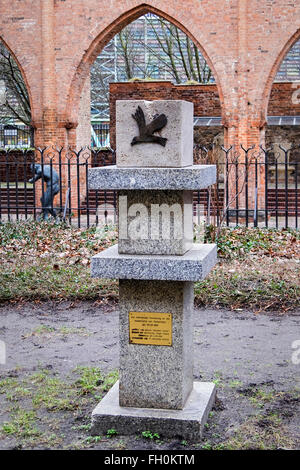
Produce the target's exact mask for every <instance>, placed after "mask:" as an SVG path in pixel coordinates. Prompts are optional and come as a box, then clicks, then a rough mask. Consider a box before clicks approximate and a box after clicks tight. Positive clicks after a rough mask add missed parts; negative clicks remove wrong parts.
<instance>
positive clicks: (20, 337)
mask: <svg viewBox="0 0 300 470" xmlns="http://www.w3.org/2000/svg"><path fill="white" fill-rule="evenodd" d="M194 324H195V330H194V376H195V380H204V381H209V380H214V381H215V383H216V384H217V387H218V392H217V402H216V405H215V407H214V411H213V413H211V415H210V419H209V422H208V424H207V426H206V429H205V434H204V437H203V439H202V441H201V442H197V443H186V442H181V441H179V440H164V439H163V436H162V437H161V439H160V440H155V439H149V438H148V439H146V438H144V439H143V438H142V437H141V436H133V437H124V436H118V435H117V436H116V437H113V438H108V437H105V436H104V437H103V438H102V439H100V438H99V440H98V441H97V440H95V439H92V438H91V437H89V433H88V424H89V422H90V413H91V411H92V409H93V407H94V406H95V405H96V403H97V401H96V399H95V397H94V396H91V397H90V399H89V401H88V402H86V403H85V406H84V407H83V408H81V409H79V410H77V411H76V413H74V412H67V411H66V412H60V413H56V414H55V419H56V420H57V423H56V428H55V431H54V433H55V434H56V435H57V437H59V440H58V441H55V440H54V443H52V444H51V443H47V442H46V443H45V442H44V441H39V440H28V439H27V438H25V437H24V436H22V435H19V434H18V433H16V432H10V433H8V432H3V430H2V434H0V449H11V448H97V449H119V448H122V449H130V450H133V449H156V448H159V449H184V448H185V449H202V448H204V449H209V448H221V449H222V448H234V449H239V448H293V449H297V448H300V435H299V429H300V413H299V403H300V397H299V389H300V384H299V376H300V374H299V371H300V364H298V365H297V364H294V363H293V361H292V354H293V352H294V353H295V351H294V350H293V348H292V343H293V342H294V341H296V340H300V312H299V311H298V312H293V313H291V314H284V315H280V314H278V312H277V313H276V314H275V313H268V314H267V315H266V314H259V315H255V314H253V313H249V312H246V311H227V310H213V309H199V310H195V318H194ZM0 340H2V341H4V342H5V344H6V353H7V357H6V363H5V364H2V365H1V364H0V381H1V380H4V379H5V378H9V377H15V378H16V380H18V381H19V382H21V381H22V380H23V379H24V378H26V377H28V376H29V375H30V374H32V373H33V372H34V371H37V370H40V369H47V370H48V371H50V374H53V375H54V376H55V377H59V378H62V379H64V380H65V379H66V378H67V377H69V376H70V373H71V371H72V370H74V368H75V367H77V366H88V367H99V368H100V369H101V371H103V373H109V372H111V371H112V370H114V369H117V368H118V360H119V358H118V311H117V306H116V305H114V304H110V303H106V304H97V303H93V302H75V303H71V302H60V303H55V302H45V303H24V304H16V305H13V304H3V305H2V306H1V308H0ZM294 356H295V354H294ZM298 357H300V354H299V355H298ZM294 362H295V361H294ZM66 380H68V379H66ZM9 401H10V400H9V397H8V396H7V394H6V393H5V390H4V389H3V393H2V394H1V390H0V429H1V426H2V425H3V423H7V422H9V421H10V419H11V407H10V406H11V403H9ZM17 403H18V406H20V407H21V408H22V407H23V408H24V409H27V408H26V407H28V396H26V397H24V398H22V397H19V398H18V402H17ZM39 413H40V414H39V420H41V423H42V422H43V409H41V410H39ZM45 413H46V412H45ZM274 417H275V418H276V420H275V421H276V422H275V421H274V419H275V418H274ZM47 418H48V414H47ZM47 422H48V421H46V423H47ZM76 424H79V425H80V424H81V425H82V427H84V426H85V427H86V428H87V429H85V430H83V429H80V430H79V429H75V428H76ZM47 426H48V425H47V424H46V425H45V424H44V427H46V428H47ZM50 427H51V426H50V425H49V428H50Z"/></svg>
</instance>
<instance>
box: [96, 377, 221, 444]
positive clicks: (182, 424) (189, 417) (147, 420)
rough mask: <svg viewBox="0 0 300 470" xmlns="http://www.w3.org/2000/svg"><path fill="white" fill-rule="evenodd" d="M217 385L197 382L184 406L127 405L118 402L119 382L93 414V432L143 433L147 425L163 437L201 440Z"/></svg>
mask: <svg viewBox="0 0 300 470" xmlns="http://www.w3.org/2000/svg"><path fill="white" fill-rule="evenodd" d="M215 395H216V387H215V384H214V383H211V382H194V384H193V390H192V392H191V394H190V396H189V397H188V400H187V402H186V404H185V407H184V409H183V410H162V409H152V408H125V407H121V406H120V405H119V383H118V382H117V383H116V384H115V385H114V386H113V387H112V389H111V390H110V391H109V392H108V393H107V395H106V396H105V397H104V398H103V400H102V401H101V402H100V403H99V405H98V406H97V407H96V408H95V409H94V411H93V414H92V430H91V432H92V434H93V435H99V434H105V433H106V432H107V430H108V429H112V428H113V429H116V430H117V431H118V433H119V434H124V435H130V434H140V433H141V432H142V431H145V430H146V429H150V430H151V432H157V433H158V434H159V435H160V436H161V437H179V438H184V439H187V440H190V441H198V440H199V439H200V438H201V437H202V431H203V428H204V424H205V423H206V421H207V418H208V414H209V412H210V410H211V408H212V405H213V403H214V399H215Z"/></svg>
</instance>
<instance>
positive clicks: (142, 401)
mask: <svg viewBox="0 0 300 470" xmlns="http://www.w3.org/2000/svg"><path fill="white" fill-rule="evenodd" d="M119 285H120V293H119V296H120V297H119V299H120V385H119V396H120V405H121V406H133V407H135V408H164V409H174V410H180V409H183V407H184V404H185V402H186V400H187V398H188V396H189V394H190V392H191V390H192V387H193V318H192V316H193V310H194V285H193V283H192V282H180V281H136V280H120V284H119ZM131 312H147V315H148V317H150V318H149V320H150V322H151V324H153V325H154V326H151V330H152V339H153V331H155V330H156V331H159V329H162V328H161V327H160V325H159V324H158V326H157V327H156V328H155V321H156V318H155V317H157V318H158V321H159V319H160V317H162V325H164V324H163V321H164V315H165V314H169V315H170V322H168V324H166V323H165V324H166V330H168V328H170V330H171V331H170V336H169V338H170V343H169V344H168V345H151V344H130V327H129V322H130V313H131ZM151 312H153V315H152V316H151ZM155 312H156V313H155ZM160 314H164V315H160ZM140 318H141V320H140V325H141V326H140V329H139V331H141V330H142V331H145V330H146V328H145V327H147V325H146V322H144V323H143V318H145V316H144V315H142V314H141V315H140ZM148 325H149V321H148ZM145 333H146V335H147V332H145ZM146 335H145V336H146ZM128 339H129V341H128ZM142 341H147V336H146V339H142ZM150 342H151V339H150ZM158 342H164V338H163V337H161V338H158ZM165 343H168V338H166V341H165Z"/></svg>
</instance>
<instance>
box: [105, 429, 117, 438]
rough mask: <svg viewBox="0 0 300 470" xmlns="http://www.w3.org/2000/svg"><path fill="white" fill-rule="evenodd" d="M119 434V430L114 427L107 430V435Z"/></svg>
mask: <svg viewBox="0 0 300 470" xmlns="http://www.w3.org/2000/svg"><path fill="white" fill-rule="evenodd" d="M117 434H118V431H117V430H116V429H114V428H112V429H108V430H107V431H106V435H107V437H114V436H116V435H117Z"/></svg>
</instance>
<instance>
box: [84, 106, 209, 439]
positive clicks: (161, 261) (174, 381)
mask: <svg viewBox="0 0 300 470" xmlns="http://www.w3.org/2000/svg"><path fill="white" fill-rule="evenodd" d="M116 108H117V119H116V123H117V126H116V130H117V152H116V155H117V165H116V166H111V167H103V168H93V169H91V170H89V187H90V188H91V189H103V190H105V189H113V190H118V191H119V196H118V197H119V244H118V245H115V246H112V247H110V248H108V249H107V250H105V251H102V252H101V253H99V254H97V255H96V256H94V257H93V258H92V263H91V273H92V276H93V277H99V278H117V279H119V287H120V292H119V298H120V302H119V310H120V379H119V382H118V383H117V384H115V386H114V387H113V388H112V389H111V390H110V391H109V392H108V393H107V395H106V396H105V398H104V399H103V400H102V401H101V403H100V404H99V405H98V406H97V407H96V408H95V410H94V411H93V414H92V433H93V434H101V433H105V432H106V431H107V430H108V429H110V428H115V429H116V430H117V431H118V432H119V433H120V434H134V433H139V432H142V431H145V430H147V429H149V430H151V431H152V432H157V433H159V434H160V435H161V436H168V437H176V436H178V437H183V438H186V439H199V438H200V437H201V432H202V429H203V426H204V424H205V421H206V419H207V416H208V413H209V411H210V409H211V406H212V404H213V400H214V396H215V386H214V384H212V383H199V382H193V305H194V289H193V282H194V281H198V280H201V279H204V278H205V277H206V275H207V274H208V273H209V271H210V270H211V269H212V267H213V266H214V265H215V264H216V261H217V252H216V246H215V245H209V244H193V223H192V191H194V190H197V189H202V188H205V187H207V186H209V185H211V184H213V183H215V181H216V168H215V166H213V165H199V166H198V165H193V164H192V153H193V152H192V148H193V138H192V134H193V125H192V122H193V106H192V104H191V103H186V102H180V101H153V102H143V101H120V102H117V106H116ZM137 109H138V116H139V119H137ZM162 114H163V115H164V117H163V119H162V121H163V122H164V123H165V124H164V125H163V126H161V128H160V129H159V132H154V134H155V136H156V138H155V139H154V140H153V142H149V139H150V140H151V135H150V134H151V133H150V134H149V133H148V134H147V129H146V130H145V126H148V125H149V124H150V127H151V122H153V121H154V120H155V119H158V118H157V116H158V115H160V116H161V115H162ZM134 116H135V117H134ZM141 116H142V117H141ZM138 121H139V124H137V123H138ZM148 129H149V128H148ZM157 135H159V136H160V137H161V139H162V140H161V139H159V138H157ZM136 136H138V138H141V136H144V137H145V136H146V137H145V138H147V139H148V140H147V142H146V143H145V142H139V143H138V144H136V138H135V137H136ZM158 142H164V144H165V145H160V144H159V143H158Z"/></svg>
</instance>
